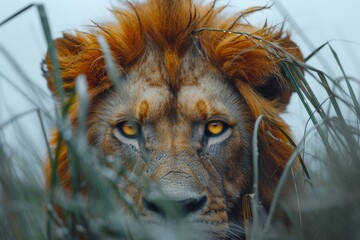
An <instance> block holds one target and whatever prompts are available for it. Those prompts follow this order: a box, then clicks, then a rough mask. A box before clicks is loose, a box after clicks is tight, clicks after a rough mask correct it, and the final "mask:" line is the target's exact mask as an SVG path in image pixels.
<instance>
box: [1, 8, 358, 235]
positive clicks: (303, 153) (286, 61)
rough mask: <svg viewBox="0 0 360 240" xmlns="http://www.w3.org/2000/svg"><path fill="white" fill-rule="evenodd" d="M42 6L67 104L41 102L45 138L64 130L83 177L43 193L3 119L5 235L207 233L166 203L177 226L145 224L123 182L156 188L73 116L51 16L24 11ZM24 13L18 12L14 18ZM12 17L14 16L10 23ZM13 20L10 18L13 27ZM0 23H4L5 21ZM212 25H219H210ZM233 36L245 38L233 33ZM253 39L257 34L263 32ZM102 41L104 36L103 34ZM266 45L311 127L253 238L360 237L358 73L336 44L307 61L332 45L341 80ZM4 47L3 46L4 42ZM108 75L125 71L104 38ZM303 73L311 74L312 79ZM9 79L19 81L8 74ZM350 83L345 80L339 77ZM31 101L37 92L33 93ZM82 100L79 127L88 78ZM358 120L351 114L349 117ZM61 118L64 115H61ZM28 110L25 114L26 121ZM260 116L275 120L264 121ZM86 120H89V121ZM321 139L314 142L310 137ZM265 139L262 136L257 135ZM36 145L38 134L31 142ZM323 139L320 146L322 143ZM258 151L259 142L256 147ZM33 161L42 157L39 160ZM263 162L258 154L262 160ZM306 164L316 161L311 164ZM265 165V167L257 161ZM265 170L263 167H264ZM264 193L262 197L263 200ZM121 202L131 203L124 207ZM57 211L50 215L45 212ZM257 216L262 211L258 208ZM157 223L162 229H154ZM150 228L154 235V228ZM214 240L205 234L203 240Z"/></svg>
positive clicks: (80, 83) (27, 153)
mask: <svg viewBox="0 0 360 240" xmlns="http://www.w3.org/2000/svg"><path fill="white" fill-rule="evenodd" d="M33 7H35V8H36V9H37V10H38V13H39V16H40V18H41V22H42V26H43V30H44V35H45V38H46V40H47V43H48V45H49V52H50V55H51V58H52V62H53V63H54V66H55V67H54V68H55V77H54V79H55V80H56V82H57V86H58V90H59V96H60V102H61V104H60V108H59V109H60V110H59V112H57V113H55V114H50V113H49V112H48V111H46V110H44V108H42V107H40V106H39V105H38V104H37V103H36V102H35V103H34V107H35V109H36V111H35V112H36V113H37V114H38V119H39V122H40V125H41V126H42V132H43V133H44V138H46V134H45V129H44V122H50V123H51V124H52V125H54V126H56V127H57V128H58V129H59V130H60V133H61V136H62V138H61V142H59V143H58V144H61V143H63V144H66V145H67V147H68V148H69V151H70V159H69V164H70V168H71V170H72V178H73V182H74V184H73V185H74V186H73V191H72V196H71V197H69V196H68V195H66V194H65V193H64V192H62V190H61V187H60V186H59V185H60V184H59V182H58V178H57V177H56V174H54V178H53V181H52V183H51V189H50V191H49V193H48V194H45V192H44V186H43V182H42V177H41V176H39V173H35V172H34V171H32V168H33V166H32V165H33V164H34V162H36V163H39V162H41V160H42V156H40V157H39V156H34V155H31V150H30V149H27V148H26V146H24V151H23V152H21V153H15V152H14V151H13V150H12V147H11V146H10V145H9V144H8V143H7V142H6V136H4V134H3V132H4V130H5V129H6V128H8V127H9V126H12V125H16V121H17V119H16V118H14V119H12V120H10V121H9V122H7V123H1V125H0V239H76V236H77V234H78V233H83V234H85V235H86V236H87V238H88V239H201V238H200V237H201V236H198V235H197V234H196V232H191V230H190V229H191V227H190V226H189V225H188V223H187V222H186V221H184V220H177V218H176V216H177V214H178V213H177V212H176V211H174V210H173V208H172V207H171V206H169V205H167V203H164V211H166V212H168V214H169V216H173V218H174V219H176V220H174V222H173V223H169V225H167V226H166V227H154V226H152V227H151V229H149V226H146V225H144V224H143V223H142V222H141V221H140V220H139V218H138V212H137V209H136V207H135V204H134V202H133V200H132V199H131V198H130V197H129V196H128V195H127V194H125V193H124V192H123V191H121V187H119V186H126V185H128V184H134V185H135V186H138V188H139V189H142V191H144V192H145V194H146V192H151V191H152V190H153V189H154V188H155V189H156V188H157V186H156V184H153V183H151V181H149V179H146V178H145V177H143V176H142V175H141V170H140V169H134V170H132V171H129V170H128V167H127V166H125V165H122V164H121V163H119V161H113V159H112V158H111V157H106V156H103V155H102V154H101V153H99V152H97V151H96V150H95V149H92V148H91V147H90V146H88V145H87V143H86V137H85V136H86V134H85V131H86V129H85V128H79V129H77V130H76V131H74V130H73V129H72V128H71V126H70V125H69V122H68V120H67V117H68V110H69V101H72V100H73V99H70V100H69V101H67V100H66V99H65V97H64V95H63V93H62V90H61V87H60V86H61V80H60V77H59V76H60V75H59V69H58V67H57V64H56V63H57V59H56V55H57V54H56V49H55V48H54V46H53V43H52V41H51V39H52V37H51V35H50V30H49V27H48V23H47V18H46V14H45V11H44V8H43V7H42V5H35V4H33V5H30V6H28V7H27V8H25V9H24V10H23V11H26V10H27V9H29V8H33ZM23 11H20V12H19V13H18V14H15V15H14V16H12V18H15V17H17V16H19V14H21V13H22V12H23ZM9 20H11V19H9ZM6 22H7V21H4V22H3V23H2V24H6ZM2 24H1V25H2ZM208 30H211V29H208ZM229 34H246V33H236V32H235V33H234V32H229ZM249 37H251V38H253V39H254V40H261V39H257V37H256V36H251V35H249ZM100 41H101V40H100ZM261 44H262V47H265V48H268V50H269V51H270V52H273V53H275V54H277V55H279V57H280V58H281V59H283V60H282V70H283V72H284V73H285V74H286V75H287V77H288V78H289V79H291V82H292V84H293V86H294V87H295V89H296V91H297V94H298V96H299V98H300V100H301V101H302V103H303V105H304V107H305V109H306V111H307V113H308V115H309V121H310V122H312V123H313V126H314V127H313V128H312V129H307V133H306V134H305V136H304V137H303V139H302V141H300V142H299V143H298V144H297V146H295V143H294V142H292V141H291V140H290V139H289V144H292V145H294V148H295V149H296V151H295V153H294V156H293V157H292V158H291V159H290V161H289V165H288V166H287V168H286V170H285V172H284V176H283V178H282V179H281V180H280V182H279V186H278V189H277V191H276V192H275V198H274V202H273V205H272V208H271V210H270V212H269V214H268V215H267V216H266V217H265V218H263V217H262V215H261V214H262V213H261V211H258V208H259V205H258V204H257V203H256V202H255V201H253V205H252V206H253V209H252V212H253V214H254V215H253V223H254V225H252V229H251V231H249V238H250V239H359V238H360V229H359V226H360V187H359V186H360V144H359V139H360V121H359V120H360V107H359V101H358V99H357V98H358V97H359V96H357V95H356V94H355V92H356V91H355V90H354V86H356V88H358V86H357V84H358V83H357V82H356V81H355V80H354V79H353V78H349V77H348V76H347V75H346V72H345V71H344V68H343V66H342V65H341V60H340V59H339V57H338V56H337V53H336V51H335V50H334V49H333V48H332V46H331V45H330V44H329V43H326V44H324V45H322V46H320V47H319V48H318V49H316V50H315V51H314V52H313V53H312V54H310V55H309V56H308V57H307V58H306V59H305V60H306V61H307V60H309V59H311V58H312V57H314V56H316V54H318V53H319V52H320V51H322V50H323V48H329V49H330V51H331V52H332V55H333V58H334V59H335V61H336V63H337V67H338V68H339V69H340V71H341V72H342V76H341V77H340V78H335V77H334V76H329V75H327V74H326V73H324V72H323V71H320V70H318V69H316V68H314V67H312V66H311V65H308V64H306V61H305V63H304V62H299V61H297V60H296V59H294V58H293V57H292V56H289V55H287V54H286V52H284V51H282V49H279V48H278V46H276V45H274V44H271V43H266V42H265V43H264V42H262V43H261ZM0 47H1V46H0ZM102 47H103V50H104V52H105V58H106V60H107V63H108V66H107V67H108V69H109V74H110V75H111V76H112V77H113V79H115V78H117V77H118V73H117V72H116V69H115V68H114V67H112V63H111V57H110V56H109V54H106V52H107V46H106V43H105V42H102ZM0 50H1V54H2V55H3V56H4V57H5V58H6V59H8V61H9V62H10V63H11V64H12V66H13V67H14V69H15V70H16V71H17V72H18V73H19V75H20V77H21V78H23V80H28V78H27V77H26V76H25V74H22V71H21V68H20V67H19V66H17V65H16V63H15V62H14V61H13V60H12V59H11V56H9V55H8V54H7V52H6V50H5V49H3V48H0ZM301 69H303V70H304V71H305V72H306V73H307V74H306V77H304V74H303V72H302V71H301ZM0 80H1V81H8V82H9V81H10V82H11V80H10V79H7V78H6V76H5V75H4V74H3V73H1V72H0ZM309 81H318V82H319V83H320V84H321V85H322V87H323V89H324V90H325V91H326V93H327V95H328V98H327V99H326V100H325V103H328V102H329V103H330V104H329V106H330V107H329V108H330V109H331V110H325V109H324V104H325V103H324V102H320V100H319V99H318V98H317V95H316V93H314V91H313V89H312V88H311V87H310V86H309V84H308V82H309ZM340 82H343V83H344V84H342V83H340ZM24 97H28V98H29V99H31V93H24ZM75 97H77V98H78V99H79V102H80V105H81V107H80V109H81V112H80V113H79V114H80V126H85V124H84V123H85V119H86V116H87V109H88V104H89V102H88V97H87V86H86V81H85V79H84V77H82V76H79V78H78V79H77V89H76V93H75V94H74V95H73V98H75ZM348 112H350V113H351V118H350V119H347V117H348V116H347V113H348ZM54 115H55V116H54ZM20 117H21V116H19V118H20ZM259 121H266V119H265V118H264V119H260V118H259ZM81 123H83V124H81ZM310 137H311V138H312V140H311V142H310V144H311V145H312V146H309V143H308V142H309V139H310ZM254 139H255V141H254V144H255V145H256V138H254ZM30 141H31V140H30ZM314 144H316V146H315V147H314V146H313V145H314ZM47 148H48V152H50V159H51V161H52V162H53V163H55V164H56V162H57V158H58V154H57V153H56V152H55V153H53V152H52V151H50V146H47ZM254 149H256V148H255V146H254ZM298 156H300V160H303V161H304V162H302V166H303V168H302V169H303V170H304V171H305V172H306V175H307V176H306V177H305V178H304V179H306V181H305V183H304V184H300V185H296V184H295V185H294V186H295V188H296V191H295V193H294V195H291V196H282V195H281V189H282V187H283V186H284V184H285V183H286V182H287V181H292V179H293V178H297V177H298V175H299V174H300V175H301V173H298V172H295V171H293V169H292V167H291V166H292V165H291V164H292V163H294V162H295V161H298V159H299V158H298ZM34 158H35V159H36V160H34ZM254 163H255V164H256V158H255V159H254ZM305 164H307V165H309V167H306V166H305ZM255 166H256V165H255ZM255 171H256V169H255ZM80 175H81V178H82V179H85V183H86V185H87V186H88V188H89V189H90V190H89V193H88V196H89V197H88V198H86V199H84V198H83V197H82V196H81V194H80V192H81V191H80V189H81V187H82V185H81V184H82V183H83V182H80V181H79V176H80ZM254 197H255V198H254V199H256V197H257V196H254ZM55 204H56V205H59V206H61V207H62V208H63V209H65V211H64V219H65V221H62V220H61V218H60V217H59V216H58V214H57V213H56V211H55V209H54V205H55ZM119 206H122V207H119ZM276 207H280V208H282V209H284V210H285V212H286V214H287V215H288V216H289V218H290V220H291V225H292V226H293V231H292V232H291V233H289V232H286V231H283V229H282V226H280V225H279V224H277V223H274V222H273V220H272V219H273V214H274V212H275V208H276ZM46 209H48V216H46ZM257 213H258V214H257ZM154 228H158V229H156V231H154ZM150 230H151V231H150ZM204 239H206V238H204Z"/></svg>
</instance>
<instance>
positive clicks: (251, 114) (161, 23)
mask: <svg viewBox="0 0 360 240" xmlns="http://www.w3.org/2000/svg"><path fill="white" fill-rule="evenodd" d="M225 8H226V7H216V6H215V1H214V2H213V3H211V4H209V5H206V4H204V3H201V4H197V3H193V2H192V1H191V0H189V1H182V0H171V1H169V0H147V1H143V2H135V1H134V2H133V1H129V2H127V5H125V6H124V7H123V8H122V9H115V10H113V14H114V16H115V18H116V21H115V22H112V23H107V24H103V25H100V24H95V28H94V29H92V31H90V32H89V33H86V32H81V31H76V32H73V33H64V35H63V37H62V38H59V39H56V40H55V45H56V48H57V53H58V61H59V68H60V71H61V72H60V74H61V79H62V89H63V91H64V92H65V96H66V97H69V96H71V95H72V94H73V93H74V89H75V79H76V78H77V76H78V75H80V74H83V75H84V76H86V80H87V85H88V96H89V98H90V109H89V113H88V116H87V121H86V125H87V126H86V127H87V139H88V143H89V144H90V145H91V146H93V147H95V148H96V149H98V150H99V151H100V152H102V153H103V154H105V155H108V156H115V159H119V161H120V159H122V158H123V157H124V156H127V157H129V158H132V159H134V161H135V163H134V165H135V166H141V169H143V174H144V175H146V176H148V177H149V178H150V179H151V180H152V181H154V182H156V183H157V184H159V186H160V187H161V189H162V192H163V193H164V194H165V195H166V196H167V198H169V199H170V200H171V201H172V202H174V203H176V204H177V206H180V208H181V209H182V211H183V215H182V217H183V218H186V219H188V220H189V221H190V222H191V223H193V226H194V227H195V228H196V227H198V228H199V229H201V231H202V232H204V233H211V234H210V235H209V237H208V239H211V238H219V239H222V238H226V237H230V238H233V239H235V238H242V237H243V236H242V234H241V233H239V234H238V236H233V235H230V234H229V231H231V226H232V225H234V224H235V225H238V226H243V218H244V216H243V199H244V196H245V195H247V194H250V193H252V188H253V164H252V155H253V149H252V143H251V142H252V137H253V131H254V123H255V121H256V119H257V118H258V117H259V116H260V115H263V116H264V117H265V118H266V119H267V120H266V121H261V122H260V125H259V132H258V148H259V157H258V161H259V165H260V168H259V174H260V178H259V193H260V200H261V203H262V205H263V207H264V209H266V210H268V209H269V207H270V204H271V201H272V197H273V193H274V189H275V187H276V185H277V183H278V181H279V178H280V176H281V174H282V172H283V169H284V166H285V164H286V163H287V161H288V159H289V158H290V156H291V155H292V153H293V148H292V147H291V146H290V145H289V144H287V139H286V137H285V136H284V134H283V133H282V132H281V130H279V129H280V128H281V129H282V131H284V132H285V133H287V134H288V135H291V133H290V130H289V127H288V125H287V124H286V123H285V122H284V121H283V120H282V119H281V117H280V114H281V113H282V112H284V110H285V108H286V106H287V104H288V103H289V99H290V96H291V94H292V93H293V91H294V90H293V87H292V85H291V83H290V81H289V80H288V79H287V77H286V76H285V74H284V73H283V71H282V68H281V64H282V63H283V62H284V59H285V57H284V54H280V53H283V52H286V53H287V54H288V55H291V56H293V57H294V59H295V58H296V59H300V60H301V59H302V55H301V52H300V50H299V48H298V46H297V45H296V44H295V43H294V42H293V41H292V40H291V39H290V37H289V34H287V33H286V32H285V31H283V29H282V28H276V27H269V26H267V25H264V26H263V27H255V26H252V25H249V24H248V23H243V21H242V19H243V17H244V16H246V15H247V14H250V13H252V12H254V11H257V10H259V9H258V8H252V9H248V10H245V11H242V12H239V13H238V14H233V15H231V16H229V14H224V9H225ZM99 36H101V38H103V39H105V40H106V43H107V45H108V49H109V51H110V53H111V58H112V59H113V63H114V65H115V66H116V70H117V71H118V72H119V73H120V74H121V79H120V80H119V82H121V83H120V85H121V86H120V87H119V88H118V87H116V86H115V85H116V84H115V83H114V82H116V80H114V79H111V76H110V75H109V74H108V72H107V67H106V65H107V64H106V58H105V57H104V48H103V47H102V45H101V44H100V43H99ZM269 46H271V47H272V48H271V47H269ZM45 64H46V66H47V72H46V74H45V75H46V78H47V80H48V86H49V89H50V90H51V91H52V92H53V93H54V94H55V95H56V96H59V89H58V88H56V84H55V80H54V77H53V73H54V69H55V67H54V64H53V61H51V58H50V54H49V53H47V55H46V57H45ZM77 112H78V101H77V99H75V101H73V103H72V105H71V110H70V116H69V118H70V122H71V124H72V125H73V126H74V127H75V128H76V127H77V121H78V114H77ZM60 137H61V134H60V132H59V131H57V130H55V134H54V137H53V143H54V144H55V143H56V142H58V140H59V138H60ZM59 147H60V154H59V160H58V161H59V162H58V163H57V173H58V175H59V178H60V182H61V185H62V187H63V188H64V189H69V190H70V189H71V186H72V177H71V172H70V170H69V167H68V149H67V147H66V146H58V147H57V148H59ZM54 148H56V146H54ZM54 151H56V149H55V150H54ZM144 152H145V153H146V156H147V158H148V159H147V161H144V160H143V154H144ZM52 167H53V165H52V164H51V162H50V160H47V161H46V163H45V180H46V184H47V187H48V188H49V185H50V182H51V178H52V170H51V169H52ZM124 191H125V190H124ZM129 192H134V191H129ZM131 194H132V197H133V198H134V199H135V201H136V204H137V208H139V209H141V215H142V218H143V219H144V221H150V222H151V221H152V222H157V221H161V219H162V218H165V216H164V214H163V212H162V211H161V209H160V206H158V205H157V201H156V199H153V198H152V197H151V194H150V195H142V194H141V192H139V191H138V192H136V194H134V193H131Z"/></svg>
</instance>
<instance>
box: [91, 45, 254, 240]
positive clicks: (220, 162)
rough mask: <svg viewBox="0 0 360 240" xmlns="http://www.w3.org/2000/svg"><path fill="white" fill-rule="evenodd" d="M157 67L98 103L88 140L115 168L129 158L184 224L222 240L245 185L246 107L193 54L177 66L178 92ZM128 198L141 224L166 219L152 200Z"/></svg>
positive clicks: (147, 64)
mask: <svg viewBox="0 0 360 240" xmlns="http://www.w3.org/2000/svg"><path fill="white" fill-rule="evenodd" d="M158 60H159V59H156V58H153V57H149V58H147V59H146V60H145V61H144V62H141V64H138V65H135V66H134V67H133V68H132V69H131V71H130V72H129V73H128V74H127V75H126V76H125V77H124V79H123V81H122V83H121V86H120V89H116V88H114V89H112V90H111V91H110V92H109V93H108V94H106V95H104V96H101V98H100V99H99V100H98V103H97V104H96V105H95V106H94V108H93V113H92V114H91V115H90V117H89V122H90V124H89V132H90V136H91V141H92V142H94V143H96V145H97V147H98V148H100V149H101V150H102V151H103V152H105V153H106V155H110V156H115V159H116V158H117V159H118V161H124V158H130V159H135V165H137V166H142V167H141V168H142V169H143V172H144V174H145V175H147V176H149V177H151V179H152V180H153V181H154V182H156V183H158V184H159V185H160V186H161V189H162V191H163V193H164V194H165V195H166V197H167V199H168V200H169V201H173V202H174V203H175V204H177V205H178V206H179V207H180V208H181V209H182V211H183V213H184V214H185V215H186V217H187V218H188V219H189V220H190V222H193V223H194V224H195V225H199V227H201V228H203V230H207V231H214V232H218V234H219V233H220V235H221V233H224V232H225V230H226V229H227V227H228V224H229V221H230V220H231V217H233V216H231V212H232V210H233V207H234V205H237V204H239V202H240V200H241V196H243V194H244V193H245V192H246V191H247V190H248V188H249V184H250V182H251V179H250V178H249V176H250V175H251V164H250V162H249V158H250V152H251V149H250V145H249V143H250V133H249V132H248V129H247V124H248V119H247V114H244V112H246V111H248V110H247V107H246V105H245V103H244V100H243V99H242V97H241V95H240V94H239V92H238V91H236V89H235V88H234V87H232V86H231V85H230V84H229V83H228V82H226V81H225V80H224V79H223V76H222V75H221V74H220V72H219V71H218V70H217V69H216V68H215V67H214V66H212V65H211V64H210V63H209V62H206V61H204V60H202V59H201V58H200V57H194V55H193V53H191V52H190V53H189V54H188V55H186V56H185V57H183V58H182V59H181V69H180V71H179V72H180V73H179V75H178V81H179V82H180V83H181V84H180V85H179V86H178V89H176V90H174V89H171V88H170V86H169V84H167V80H166V79H165V78H166V69H165V68H164V66H162V64H161V62H160V61H158ZM144 154H145V156H144ZM138 194H139V193H138ZM134 197H137V202H138V207H139V208H141V209H142V210H143V211H142V213H143V215H144V217H145V219H146V220H149V221H151V222H158V223H161V222H164V221H165V220H166V219H165V218H166V216H164V213H163V212H162V210H161V207H160V206H157V202H159V201H160V199H156V198H157V197H155V196H154V194H151V193H150V194H148V195H147V196H144V194H142V196H134ZM232 220H234V219H232ZM237 220H239V219H237Z"/></svg>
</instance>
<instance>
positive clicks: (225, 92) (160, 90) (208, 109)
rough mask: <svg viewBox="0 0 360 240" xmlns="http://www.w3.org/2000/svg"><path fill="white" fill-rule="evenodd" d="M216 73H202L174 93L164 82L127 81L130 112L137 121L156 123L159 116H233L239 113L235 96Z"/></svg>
mask: <svg viewBox="0 0 360 240" xmlns="http://www.w3.org/2000/svg"><path fill="white" fill-rule="evenodd" d="M218 77H219V76H214V75H210V74H209V75H204V76H202V77H201V78H198V79H197V81H196V83H195V84H190V85H187V84H186V85H184V86H181V87H180V88H179V90H178V92H177V93H176V94H174V93H173V92H171V90H170V89H169V87H168V86H167V85H166V84H165V85H154V84H153V83H148V82H147V81H146V80H143V81H139V79H136V80H135V79H134V80H130V81H134V82H136V83H131V82H130V83H129V86H128V92H129V93H130V94H129V95H128V97H129V98H131V99H130V101H128V103H127V104H128V106H129V108H130V109H129V113H130V115H132V116H134V117H135V118H137V119H138V120H139V121H140V122H156V121H158V120H159V118H164V117H166V116H168V117H170V115H174V114H175V115H177V116H179V117H181V118H182V119H188V120H190V121H200V120H204V119H208V118H211V117H214V116H224V117H228V118H230V119H233V118H236V117H237V115H238V112H239V109H237V108H238V107H239V105H238V104H234V103H235V101H237V95H236V93H235V91H234V90H233V89H232V88H231V87H230V86H228V85H227V84H226V83H225V82H223V81H222V79H218Z"/></svg>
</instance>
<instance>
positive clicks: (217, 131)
mask: <svg viewBox="0 0 360 240" xmlns="http://www.w3.org/2000/svg"><path fill="white" fill-rule="evenodd" d="M227 128H228V125H227V124H226V123H224V122H222V121H218V120H217V121H211V122H208V123H207V124H206V128H205V130H206V134H207V135H208V136H209V137H216V136H219V135H221V134H222V133H224V132H225V130H226V129H227Z"/></svg>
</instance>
